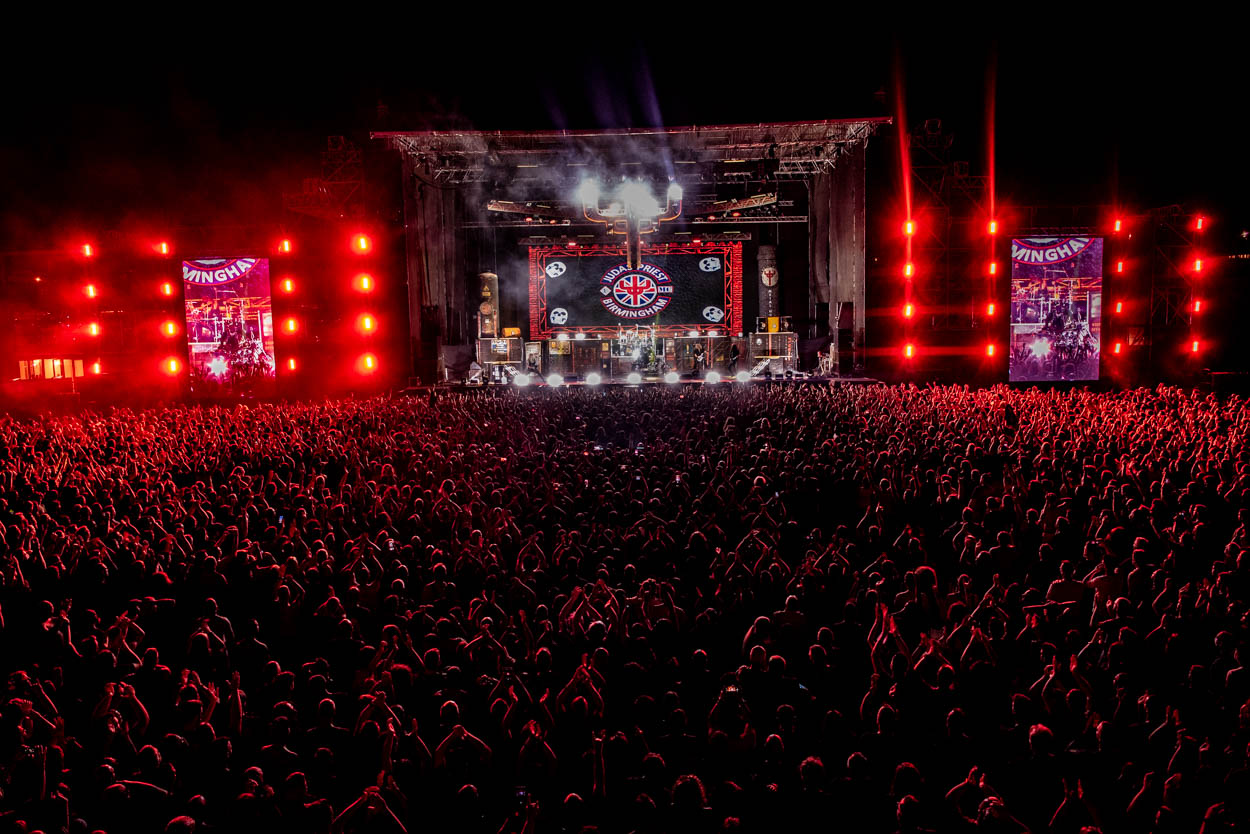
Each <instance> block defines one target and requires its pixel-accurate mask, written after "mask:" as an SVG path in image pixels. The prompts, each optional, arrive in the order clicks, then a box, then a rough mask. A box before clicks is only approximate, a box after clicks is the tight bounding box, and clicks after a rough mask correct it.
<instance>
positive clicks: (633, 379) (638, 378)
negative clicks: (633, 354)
mask: <svg viewBox="0 0 1250 834" xmlns="http://www.w3.org/2000/svg"><path fill="white" fill-rule="evenodd" d="M625 381H626V382H628V383H629V384H630V385H641V384H642V374H640V373H638V372H637V371H633V372H631V373H630V375H629V376H627V377H625Z"/></svg>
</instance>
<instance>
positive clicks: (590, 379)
mask: <svg viewBox="0 0 1250 834" xmlns="http://www.w3.org/2000/svg"><path fill="white" fill-rule="evenodd" d="M600 382H603V377H601V376H599V375H598V374H596V373H589V374H586V384H587V385H598V384H599V383H600Z"/></svg>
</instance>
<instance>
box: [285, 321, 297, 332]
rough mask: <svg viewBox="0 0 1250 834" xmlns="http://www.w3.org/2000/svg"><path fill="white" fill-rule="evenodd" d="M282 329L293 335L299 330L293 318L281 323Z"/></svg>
mask: <svg viewBox="0 0 1250 834" xmlns="http://www.w3.org/2000/svg"><path fill="white" fill-rule="evenodd" d="M282 327H283V329H285V330H286V332H287V333H294V332H295V331H296V330H299V322H298V321H296V320H295V319H293V318H289V319H287V320H286V321H285V322H284V323H283V325H282Z"/></svg>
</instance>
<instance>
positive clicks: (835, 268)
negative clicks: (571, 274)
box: [372, 117, 891, 382]
mask: <svg viewBox="0 0 1250 834" xmlns="http://www.w3.org/2000/svg"><path fill="white" fill-rule="evenodd" d="M890 122H891V120H890V119H889V118H888V117H877V118H862V119H836V120H824V121H810V122H784V123H771V124H767V123H766V124H740V125H717V126H690V127H664V128H626V129H615V130H568V131H535V132H520V131H460V130H450V131H424V132H381V133H374V134H372V136H373V138H374V139H377V140H380V141H385V142H386V143H387V144H388V145H389V146H390V147H391V148H393V149H395V150H397V151H399V152H400V154H401V156H402V159H403V166H402V171H403V174H402V176H403V193H404V226H405V243H406V258H407V272H408V286H409V293H408V306H409V310H408V312H409V320H410V328H411V334H412V361H413V373H414V376H416V377H417V378H418V379H420V380H421V381H423V382H429V381H431V380H435V379H442V378H443V368H445V367H456V366H460V365H467V363H468V358H469V352H470V351H471V343H472V340H473V336H474V335H475V334H474V333H473V332H472V326H471V321H472V318H473V314H474V312H475V310H474V309H473V308H472V307H471V306H470V305H471V296H470V293H469V287H471V286H473V284H474V283H475V282H476V276H477V274H478V273H479V272H482V271H491V272H494V271H497V270H496V269H494V268H491V267H493V266H495V264H494V263H491V262H489V261H488V260H486V259H485V256H484V252H483V249H484V247H485V245H484V243H483V241H484V240H486V238H485V237H484V235H487V234H490V235H494V234H496V232H494V231H493V230H501V232H502V231H504V230H521V229H529V230H531V234H530V235H528V236H527V237H529V238H534V237H536V236H541V238H540V240H528V241H527V242H528V243H534V242H541V240H545V241H547V242H552V243H554V242H560V241H564V240H569V239H574V238H573V236H574V235H576V236H577V238H580V239H582V240H586V235H587V234H592V235H594V236H595V241H594V242H598V243H605V242H609V241H611V238H609V236H608V234H607V232H606V229H605V228H604V227H603V226H602V225H600V224H594V223H591V222H590V221H588V220H584V219H578V218H577V216H576V215H577V212H575V211H573V210H572V208H574V207H576V196H575V195H576V191H577V187H578V185H579V183H581V182H582V181H583V180H585V179H587V178H590V177H593V178H596V179H599V180H601V181H612V180H618V181H619V180H620V179H644V180H649V181H651V182H655V183H661V182H670V181H671V182H676V183H677V184H679V185H681V186H682V188H683V189H684V190H685V195H686V207H685V208H684V209H683V212H682V217H681V218H679V219H678V220H677V221H675V222H673V223H671V224H665V226H664V227H663V228H662V229H661V230H660V231H659V232H657V233H656V234H655V235H654V236H653V239H649V240H648V241H647V243H652V242H656V243H658V242H670V243H671V242H674V241H680V240H690V239H691V238H692V237H693V236H696V235H697V236H701V237H707V236H709V235H712V234H717V233H721V234H724V233H728V232H731V231H732V230H733V229H734V227H737V226H742V227H744V228H743V230H742V232H741V233H740V234H739V235H738V238H739V239H743V240H746V239H749V238H750V231H749V230H750V229H751V228H752V227H753V226H756V227H758V224H761V223H765V224H786V223H792V224H799V223H805V224H806V227H807V236H806V237H807V258H806V263H807V306H808V314H809V320H810V321H813V322H814V321H815V320H816V318H817V312H818V311H819V312H820V318H821V320H822V321H823V322H827V325H828V333H829V335H830V336H831V337H832V344H833V348H832V349H833V351H834V353H835V358H840V359H841V361H842V363H843V365H844V366H845V367H847V368H849V367H850V366H851V365H854V366H856V367H862V365H863V348H864V343H865V259H866V253H865V236H866V228H865V227H866V217H865V152H866V146H867V142H868V140H869V138H870V137H871V136H872V135H873V134H874V132H875V131H876V130H877V129H878V128H880V127H882V126H883V125H887V124H889V123H890ZM796 183H797V184H801V185H799V186H796V185H793V184H796ZM769 186H774V188H773V193H774V194H775V195H776V197H777V199H775V200H773V201H772V202H771V203H768V205H769V206H770V208H769V209H768V210H767V213H763V214H761V211H760V210H759V209H757V208H754V207H753V205H752V204H751V203H750V202H749V201H747V202H745V207H743V208H742V209H741V210H739V209H738V208H737V205H738V204H741V203H744V198H748V197H751V196H753V195H757V196H758V195H766V192H767V191H768V188H769ZM803 186H805V188H804V187H803ZM796 187H797V188H798V194H799V195H800V196H801V199H792V200H788V199H784V196H783V195H784V194H785V193H786V192H787V191H790V192H792V193H793V192H794V189H795V188H796ZM729 201H733V202H729ZM756 203H757V204H758V203H759V201H758V200H757V201H756ZM492 204H493V205H492ZM725 206H730V207H731V208H733V211H725V210H723V208H724V207H725ZM735 212H736V213H737V214H738V216H733V214H734V213H735ZM595 227H597V229H598V231H596V229H595ZM509 233H510V234H519V232H516V231H513V232H509ZM490 240H491V242H492V243H494V242H495V241H496V239H495V238H493V237H492V238H491V239H490ZM516 242H517V243H520V240H517V241H516ZM745 267H746V268H745V269H744V273H746V274H747V275H754V276H755V277H756V280H758V269H757V268H756V264H754V263H747V264H746V265H745ZM501 277H502V278H503V279H504V280H508V279H509V276H501ZM796 278H797V276H793V275H790V276H787V275H783V276H782V279H783V280H789V281H793V280H795V279H796ZM509 323H510V322H508V321H501V324H503V325H507V324H509ZM518 323H519V322H518ZM748 329H749V328H748ZM813 329H815V328H813ZM811 335H815V334H814V333H813V334H811ZM839 337H841V338H839ZM848 349H849V350H850V351H851V352H852V356H853V361H850V362H848V361H847V359H846V357H838V356H837V354H838V352H845V351H846V350H848Z"/></svg>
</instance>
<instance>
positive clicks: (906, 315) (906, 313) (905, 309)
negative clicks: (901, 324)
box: [903, 304, 916, 319]
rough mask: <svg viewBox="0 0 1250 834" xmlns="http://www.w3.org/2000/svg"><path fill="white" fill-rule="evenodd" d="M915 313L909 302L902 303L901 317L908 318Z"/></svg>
mask: <svg viewBox="0 0 1250 834" xmlns="http://www.w3.org/2000/svg"><path fill="white" fill-rule="evenodd" d="M915 314H916V308H915V307H914V306H912V305H911V304H904V305H903V318H905V319H909V318H911V317H912V316H913V315H915Z"/></svg>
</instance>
